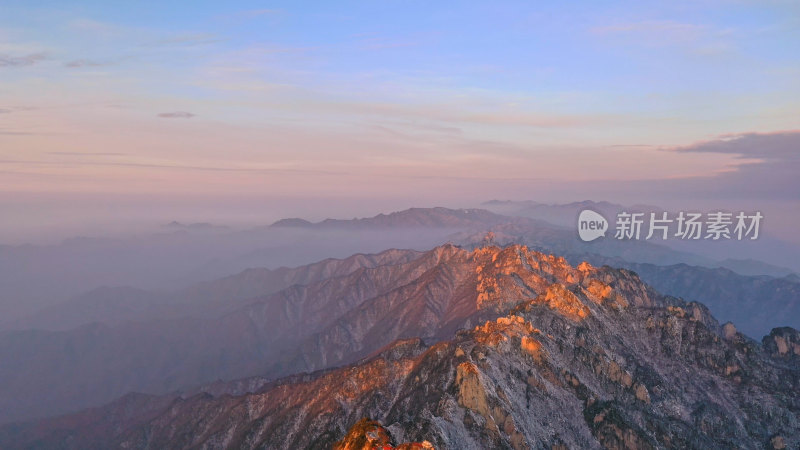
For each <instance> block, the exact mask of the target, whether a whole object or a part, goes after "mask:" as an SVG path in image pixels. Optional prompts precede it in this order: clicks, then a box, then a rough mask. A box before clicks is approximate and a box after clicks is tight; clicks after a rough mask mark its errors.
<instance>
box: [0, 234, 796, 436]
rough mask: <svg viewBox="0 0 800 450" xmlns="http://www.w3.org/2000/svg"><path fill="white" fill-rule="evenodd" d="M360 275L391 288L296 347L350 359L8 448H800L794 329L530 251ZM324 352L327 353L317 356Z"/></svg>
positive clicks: (306, 355)
mask: <svg viewBox="0 0 800 450" xmlns="http://www.w3.org/2000/svg"><path fill="white" fill-rule="evenodd" d="M376 269H377V270H376ZM367 271H368V272H369V271H371V272H370V273H371V274H373V275H371V276H370V277H368V278H361V282H360V283H361V284H357V286H359V287H358V288H357V289H356V291H358V292H364V291H365V290H367V289H371V288H370V287H369V286H373V285H374V284H376V283H377V284H380V283H384V284H383V285H382V286H384V287H383V288H381V290H382V293H379V294H377V295H375V296H365V298H366V299H365V300H363V301H361V302H360V303H357V304H356V305H354V306H352V307H351V308H350V309H348V310H347V311H346V312H344V313H342V314H341V315H340V316H339V318H338V319H337V321H336V325H335V326H333V327H332V328H330V330H337V331H336V332H327V331H323V332H320V333H318V334H316V335H315V337H314V340H313V341H309V343H308V344H307V345H308V347H301V348H300V349H301V350H300V351H299V352H298V353H297V354H299V355H302V358H303V359H302V361H303V362H304V363H305V364H306V365H307V367H313V368H317V367H320V368H322V367H325V366H326V364H327V365H330V364H335V363H336V362H337V361H345V360H347V358H354V357H356V355H359V357H361V355H363V358H362V359H360V360H358V361H357V362H355V363H352V364H350V365H345V366H343V367H340V368H337V369H327V370H323V371H317V372H313V373H307V374H301V375H293V376H290V377H287V378H283V379H280V380H278V381H273V382H269V383H266V384H263V385H261V386H260V388H259V389H258V390H257V391H256V392H250V393H239V392H234V390H233V389H231V390H230V391H228V392H229V393H230V392H233V393H234V395H230V394H229V393H226V392H225V390H224V389H222V388H221V389H219V390H218V392H217V393H214V394H212V393H208V392H206V393H200V394H196V395H192V396H173V397H171V398H168V399H166V400H165V398H164V397H152V398H143V399H139V400H138V401H137V402H135V404H133V405H132V404H131V401H130V400H127V401H126V402H122V401H120V402H115V403H112V404H110V405H108V406H106V407H104V408H102V409H98V410H91V411H87V412H84V413H81V414H79V415H74V416H68V417H67V418H62V419H56V420H50V421H43V422H40V423H36V424H32V425H21V426H16V427H5V428H3V429H0V443H9V444H10V445H7V446H9V447H12V448H13V447H14V446H15V445H16V446H24V445H28V444H30V443H38V444H42V445H46V444H47V443H50V442H53V443H55V442H59V443H63V442H67V444H66V446H67V447H68V448H69V447H71V448H92V447H113V448H116V447H124V448H189V447H201V448H312V449H313V448H319V449H323V448H324V449H329V448H332V447H334V446H336V447H335V448H374V447H375V446H377V445H385V446H390V447H395V446H397V447H399V448H416V447H414V445H422V444H425V445H430V446H431V447H433V448H445V449H485V448H513V449H524V448H636V449H639V448H780V446H783V447H785V448H797V446H798V445H800V396H798V395H797V393H798V392H800V367H798V364H797V362H796V361H797V359H796V356H797V352H796V349H797V346H798V342H800V341H798V333H797V331H796V330H793V329H790V328H781V329H776V330H774V331H773V333H771V334H770V335H769V336H767V337H765V338H764V343H763V344H758V343H756V342H754V341H752V340H750V339H748V338H746V337H745V336H744V335H742V334H741V333H739V332H737V331H736V328H735V327H734V326H729V325H726V326H724V327H723V326H720V325H719V324H718V323H717V322H716V321H715V320H714V318H713V317H712V316H711V315H710V314H709V312H708V309H707V308H705V307H704V306H703V305H702V304H699V303H694V302H692V303H686V302H683V301H681V300H678V299H674V298H670V297H664V296H662V295H659V294H658V293H657V292H655V291H653V290H652V289H651V288H649V287H648V286H647V285H645V284H643V283H642V282H641V281H640V280H639V278H638V277H637V275H636V274H635V273H633V272H630V271H626V270H617V269H612V268H609V267H602V268H595V267H592V266H591V265H589V264H585V263H584V264H579V265H578V266H577V267H573V266H570V265H569V264H567V263H566V261H565V260H564V259H562V258H558V257H554V256H551V255H545V254H541V253H538V252H535V251H531V250H530V249H528V248H526V247H523V246H509V247H505V248H500V247H494V246H488V247H484V248H479V249H476V250H474V251H467V250H464V249H461V248H458V247H454V246H449V245H448V246H442V247H438V248H436V249H434V250H432V251H430V252H427V253H424V254H423V255H421V256H420V257H419V258H417V259H414V260H413V261H411V262H402V263H399V264H394V265H393V266H392V268H389V267H386V268H383V269H379V268H370V269H367ZM368 280H372V281H368ZM386 280H397V285H396V286H395V287H394V288H392V289H386V287H388V286H390V285H391V284H392V283H390V282H388V281H386ZM370 283H372V284H370ZM336 289H345V288H343V287H341V286H337V287H336ZM336 289H333V290H332V291H335V290H336ZM341 292H346V289H345V291H341ZM317 298H318V299H320V298H323V297H317ZM337 298H339V297H337ZM342 298H344V297H342ZM309 304H311V303H309ZM315 354H316V355H318V356H319V358H323V359H324V360H323V359H320V360H319V361H315V360H314V359H313V358H312V357H311V355H315ZM298 367H299V366H298ZM136 411H139V412H138V413H137V412H136ZM364 418H369V419H368V420H366V419H364ZM123 419H124V420H123ZM362 419H364V420H362ZM403 445H406V446H407V447H403ZM370 446H372V447H370ZM378 448H380V447H378Z"/></svg>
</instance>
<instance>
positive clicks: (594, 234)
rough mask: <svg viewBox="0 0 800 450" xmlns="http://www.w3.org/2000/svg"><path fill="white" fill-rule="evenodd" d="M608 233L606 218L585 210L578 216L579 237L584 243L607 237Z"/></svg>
mask: <svg viewBox="0 0 800 450" xmlns="http://www.w3.org/2000/svg"><path fill="white" fill-rule="evenodd" d="M606 231H608V221H607V220H606V218H605V217H603V216H601V215H600V214H598V213H596V212H594V211H592V210H591V209H584V210H583V211H581V214H580V215H579V216H578V235H579V236H580V237H581V240H582V241H585V242H589V241H593V240H595V239H597V238H599V237H601V236H605V235H606Z"/></svg>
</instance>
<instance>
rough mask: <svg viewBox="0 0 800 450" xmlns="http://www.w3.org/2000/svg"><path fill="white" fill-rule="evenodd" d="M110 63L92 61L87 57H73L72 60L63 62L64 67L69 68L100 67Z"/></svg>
mask: <svg viewBox="0 0 800 450" xmlns="http://www.w3.org/2000/svg"><path fill="white" fill-rule="evenodd" d="M110 64H111V63H107V62H101V61H92V60H89V59H75V60H72V61H67V62H65V63H64V66H65V67H70V68H79V67H101V66H108V65H110Z"/></svg>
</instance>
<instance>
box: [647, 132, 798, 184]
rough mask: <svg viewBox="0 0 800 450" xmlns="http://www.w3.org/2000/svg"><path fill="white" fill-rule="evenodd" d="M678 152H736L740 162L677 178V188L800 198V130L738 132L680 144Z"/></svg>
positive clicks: (674, 149) (675, 150)
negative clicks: (721, 168) (707, 174)
mask: <svg viewBox="0 0 800 450" xmlns="http://www.w3.org/2000/svg"><path fill="white" fill-rule="evenodd" d="M661 150H662V151H672V152H677V153H718V154H727V155H734V156H735V158H736V159H738V160H740V161H741V163H740V164H735V165H733V166H731V167H728V168H727V169H728V170H725V171H721V172H719V173H716V174H712V175H710V176H705V177H696V178H694V179H684V180H675V182H674V183H673V185H674V186H672V188H674V190H675V191H681V192H688V193H692V194H691V195H697V194H698V193H711V194H713V195H715V196H721V197H729V198H758V199H761V200H776V199H782V200H785V199H789V200H800V177H798V176H797V174H798V173H800V130H787V131H777V132H772V133H757V132H748V133H737V134H727V135H722V136H719V137H718V138H717V139H713V140H709V141H702V142H697V143H694V144H689V145H685V146H680V147H669V148H662V149H661Z"/></svg>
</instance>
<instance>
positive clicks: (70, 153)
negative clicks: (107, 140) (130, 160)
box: [47, 152, 125, 156]
mask: <svg viewBox="0 0 800 450" xmlns="http://www.w3.org/2000/svg"><path fill="white" fill-rule="evenodd" d="M47 154H48V155H61V156H124V155H125V153H118V152H47Z"/></svg>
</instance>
